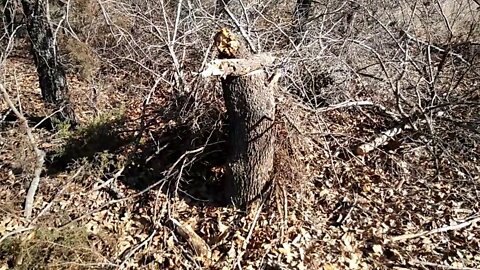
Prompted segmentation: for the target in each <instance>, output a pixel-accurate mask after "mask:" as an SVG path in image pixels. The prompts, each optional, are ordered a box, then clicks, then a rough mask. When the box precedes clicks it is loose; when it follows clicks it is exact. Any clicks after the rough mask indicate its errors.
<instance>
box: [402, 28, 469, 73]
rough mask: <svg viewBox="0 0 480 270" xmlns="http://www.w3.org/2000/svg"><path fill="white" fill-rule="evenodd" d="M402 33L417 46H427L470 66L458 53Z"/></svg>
mask: <svg viewBox="0 0 480 270" xmlns="http://www.w3.org/2000/svg"><path fill="white" fill-rule="evenodd" d="M403 33H404V34H405V37H406V38H408V39H410V40H413V41H415V42H417V43H419V44H422V45H424V46H429V47H430V48H432V49H434V50H436V51H438V52H441V53H445V52H446V53H447V54H448V55H451V56H453V57H456V58H457V59H459V60H460V61H462V62H463V63H465V64H467V65H470V64H471V63H470V62H468V61H467V60H465V58H463V55H461V54H459V53H454V52H452V51H449V50H446V49H442V48H440V47H438V46H435V45H433V44H430V43H429V42H426V41H423V40H420V39H418V38H417V37H414V36H413V35H411V34H409V33H407V32H405V31H403Z"/></svg>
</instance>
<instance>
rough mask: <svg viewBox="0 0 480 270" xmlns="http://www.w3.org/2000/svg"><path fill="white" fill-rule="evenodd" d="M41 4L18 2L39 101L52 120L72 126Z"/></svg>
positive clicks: (38, 1) (42, 1)
mask: <svg viewBox="0 0 480 270" xmlns="http://www.w3.org/2000/svg"><path fill="white" fill-rule="evenodd" d="M47 5H48V2H47V1H45V0H22V7H23V12H24V14H25V17H26V21H27V31H28V35H29V37H30V41H31V52H32V55H33V58H34V60H35V65H36V66H37V73H38V78H39V83H40V89H41V91H42V97H43V99H44V100H45V102H46V103H47V105H49V106H53V108H54V109H55V110H58V111H59V114H57V115H55V116H54V119H56V120H59V121H67V122H70V123H72V124H75V123H76V118H75V114H74V111H73V109H72V107H71V104H70V101H69V96H68V87H67V79H66V76H65V70H64V69H63V66H62V65H61V63H60V62H59V61H58V57H57V51H58V50H57V45H56V43H55V37H54V36H53V31H52V28H51V26H50V23H49V20H48V14H47V10H48V9H47Z"/></svg>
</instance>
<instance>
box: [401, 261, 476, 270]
mask: <svg viewBox="0 0 480 270" xmlns="http://www.w3.org/2000/svg"><path fill="white" fill-rule="evenodd" d="M408 263H409V264H412V265H425V266H432V267H436V268H442V269H451V270H480V268H473V267H455V266H450V265H444V264H438V263H431V262H424V261H419V260H410V261H408Z"/></svg>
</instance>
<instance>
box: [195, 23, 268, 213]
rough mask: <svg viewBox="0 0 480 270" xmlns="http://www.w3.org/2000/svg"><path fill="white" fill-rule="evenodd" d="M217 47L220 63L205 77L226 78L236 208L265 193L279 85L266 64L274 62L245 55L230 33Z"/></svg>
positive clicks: (229, 179)
mask: <svg viewBox="0 0 480 270" xmlns="http://www.w3.org/2000/svg"><path fill="white" fill-rule="evenodd" d="M215 43H216V44H215V45H216V47H217V49H218V51H219V59H218V60H215V61H213V62H212V63H211V64H210V65H209V66H208V67H207V69H206V70H205V71H204V72H203V73H202V75H204V76H211V75H220V76H221V78H222V79H221V80H222V89H223V97H224V99H225V105H226V108H227V115H228V125H229V126H228V131H229V140H228V145H229V147H228V150H229V151H228V158H227V166H226V168H225V177H226V184H227V186H226V191H227V195H228V198H229V199H230V200H231V201H232V202H233V203H234V204H235V205H238V206H242V205H245V204H246V203H248V202H250V201H251V200H253V199H255V198H256V197H258V196H259V195H261V193H262V191H263V190H264V188H265V186H266V183H267V182H268V181H269V179H270V176H271V172H272V169H273V155H274V140H275V134H274V129H273V124H274V119H275V100H274V88H275V86H276V83H275V80H269V78H268V76H267V74H266V71H265V70H264V66H266V65H269V64H271V63H272V62H273V60H274V58H273V57H272V56H271V55H268V54H260V55H254V56H252V55H249V54H248V53H245V52H244V51H243V49H244V48H243V47H242V46H241V45H240V42H239V41H238V40H237V38H236V36H235V35H233V34H232V33H231V32H230V31H228V30H227V29H223V30H222V31H220V32H219V33H218V34H217V36H216V37H215ZM240 58H241V59H240ZM276 78H277V77H276Z"/></svg>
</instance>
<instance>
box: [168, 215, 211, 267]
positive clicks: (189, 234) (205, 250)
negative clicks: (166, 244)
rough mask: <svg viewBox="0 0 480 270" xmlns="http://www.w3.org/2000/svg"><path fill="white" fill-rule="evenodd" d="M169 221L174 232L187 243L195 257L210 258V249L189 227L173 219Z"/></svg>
mask: <svg viewBox="0 0 480 270" xmlns="http://www.w3.org/2000/svg"><path fill="white" fill-rule="evenodd" d="M170 221H171V222H172V223H173V225H174V228H175V231H176V232H177V233H178V234H180V235H181V236H182V237H183V238H184V239H185V241H187V243H188V244H189V245H190V246H191V247H192V249H193V250H194V251H195V254H196V255H197V256H200V257H203V258H210V256H211V250H210V247H209V246H208V244H207V243H206V242H205V240H203V239H202V238H201V237H200V236H199V235H198V234H197V233H196V232H195V231H194V230H193V229H192V228H191V227H190V226H189V225H183V224H182V223H180V221H178V220H176V219H175V218H170Z"/></svg>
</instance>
